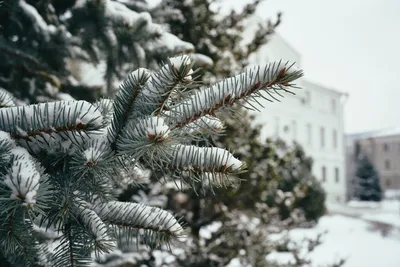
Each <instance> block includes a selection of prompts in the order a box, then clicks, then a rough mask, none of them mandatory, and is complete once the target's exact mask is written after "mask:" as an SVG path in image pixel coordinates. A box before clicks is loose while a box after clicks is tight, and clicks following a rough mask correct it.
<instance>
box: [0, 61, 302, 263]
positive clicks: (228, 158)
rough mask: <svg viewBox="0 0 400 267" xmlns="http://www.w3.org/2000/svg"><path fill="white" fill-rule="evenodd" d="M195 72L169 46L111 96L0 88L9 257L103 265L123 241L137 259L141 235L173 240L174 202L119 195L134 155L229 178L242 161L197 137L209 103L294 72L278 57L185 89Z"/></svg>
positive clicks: (213, 180) (148, 241)
mask: <svg viewBox="0 0 400 267" xmlns="http://www.w3.org/2000/svg"><path fill="white" fill-rule="evenodd" d="M195 72H196V71H193V70H192V64H191V60H190V58H189V57H188V56H180V57H174V58H169V59H168V60H167V62H166V63H165V64H164V65H162V66H160V68H159V69H158V70H157V71H154V72H150V71H149V70H147V69H143V68H140V69H138V70H136V71H134V72H132V73H130V74H129V75H128V77H127V79H126V80H125V81H124V82H123V83H122V84H121V85H120V89H119V91H118V92H117V94H116V95H115V97H114V98H113V99H103V100H100V101H99V102H96V103H94V104H90V103H89V102H86V101H58V102H48V103H42V104H35V105H29V106H19V105H16V103H14V101H12V99H13V97H12V96H11V95H10V94H9V93H8V92H6V91H2V92H1V93H2V95H1V96H2V97H1V98H0V99H1V100H2V102H1V103H0V106H1V107H2V108H1V109H0V134H1V135H0V150H1V152H2V153H1V154H0V155H1V158H0V177H1V179H0V194H1V197H0V205H1V209H0V244H1V252H2V253H1V254H3V255H2V256H3V257H4V258H6V259H7V261H8V262H9V263H11V265H12V266H93V265H94V266H96V264H97V265H98V266H102V265H107V264H108V262H109V261H110V259H118V260H121V261H123V259H119V258H118V255H121V254H122V253H123V252H126V251H127V250H126V249H127V248H130V249H131V257H129V261H130V262H131V263H134V264H135V263H136V264H137V263H140V262H141V261H142V260H145V259H144V258H143V254H142V253H140V251H141V250H143V246H144V245H147V246H149V247H152V248H156V247H160V246H169V245H170V244H171V242H172V241H173V240H179V239H180V238H182V237H183V235H184V231H183V227H182V225H181V223H180V221H179V220H177V219H176V218H175V217H174V216H173V215H172V214H171V213H169V212H167V211H165V210H163V209H160V208H157V207H152V206H149V205H147V204H145V203H140V202H139V203H132V202H122V201H120V200H118V199H117V198H116V191H115V189H116V188H120V187H121V185H124V184H125V185H126V184H128V185H131V186H135V185H138V184H140V183H141V182H142V178H143V169H142V168H141V166H142V165H145V166H149V167H151V170H152V171H153V172H154V173H159V174H163V177H162V178H164V180H166V181H172V182H174V183H177V184H178V183H179V184H181V185H183V186H185V187H189V188H190V187H191V188H193V189H208V188H210V187H213V186H219V187H222V186H226V185H227V184H230V183H232V182H234V180H235V176H236V175H237V174H239V173H241V172H242V171H243V170H244V169H245V164H244V163H243V162H242V161H240V160H238V159H237V158H235V157H234V155H233V154H231V153H230V152H229V151H227V150H225V149H222V148H217V147H213V146H196V145H193V144H192V142H193V140H194V138H196V137H197V138H199V137H201V136H202V135H204V133H207V134H212V133H213V131H212V130H214V128H215V127H217V128H219V127H220V126H219V125H220V121H218V123H213V122H212V123H211V122H210V120H211V119H214V116H215V112H217V111H218V110H221V109H222V108H228V107H230V106H231V105H233V104H235V103H237V102H239V101H250V100H251V99H253V98H254V97H256V96H257V95H259V94H260V92H261V91H275V92H278V91H281V92H290V91H289V90H290V89H291V87H292V86H293V84H292V82H293V81H294V80H296V79H298V78H299V77H301V76H302V72H301V71H300V70H296V69H295V67H294V66H293V64H291V63H288V62H286V63H284V62H282V61H280V62H273V63H270V64H266V65H263V66H255V67H252V68H248V69H246V70H245V71H243V72H242V73H240V74H238V75H236V76H234V77H231V78H228V79H226V80H223V81H221V82H219V83H217V84H216V85H213V86H211V87H208V88H198V89H193V88H192V90H187V88H189V87H191V85H193V86H195V84H194V83H193V76H192V75H193V74H194V73H195ZM205 126H207V127H205ZM206 136H207V135H206ZM200 140H201V139H199V141H200ZM160 178H161V177H160ZM132 248H136V249H135V250H133V251H132ZM114 263H115V262H114ZM114 263H113V264H114ZM121 264H122V263H120V264H119V265H121ZM114 266H115V265H114Z"/></svg>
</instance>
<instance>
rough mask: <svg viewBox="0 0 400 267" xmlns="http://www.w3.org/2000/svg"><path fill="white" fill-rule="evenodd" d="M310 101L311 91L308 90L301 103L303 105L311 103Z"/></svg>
mask: <svg viewBox="0 0 400 267" xmlns="http://www.w3.org/2000/svg"><path fill="white" fill-rule="evenodd" d="M310 101H311V96H310V92H308V91H306V92H305V94H304V98H302V99H301V103H302V104H303V105H310Z"/></svg>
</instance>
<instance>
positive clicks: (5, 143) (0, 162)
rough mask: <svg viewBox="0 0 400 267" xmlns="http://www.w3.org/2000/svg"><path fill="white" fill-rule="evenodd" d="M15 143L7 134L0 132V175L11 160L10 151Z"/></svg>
mask: <svg viewBox="0 0 400 267" xmlns="http://www.w3.org/2000/svg"><path fill="white" fill-rule="evenodd" d="M13 147H15V142H14V140H13V139H11V136H10V134H9V133H6V132H3V131H0V173H1V172H2V171H3V170H4V168H6V166H7V165H8V163H9V161H10V158H11V149H12V148H13Z"/></svg>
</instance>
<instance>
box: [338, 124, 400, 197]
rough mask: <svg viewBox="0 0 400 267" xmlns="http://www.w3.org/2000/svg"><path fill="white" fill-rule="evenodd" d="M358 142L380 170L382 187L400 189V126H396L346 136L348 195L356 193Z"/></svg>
mask: <svg viewBox="0 0 400 267" xmlns="http://www.w3.org/2000/svg"><path fill="white" fill-rule="evenodd" d="M356 142H359V143H360V148H361V152H363V153H365V154H366V155H367V156H368V158H369V159H370V160H371V162H372V164H373V165H374V167H375V168H376V169H377V170H378V173H379V176H380V179H381V187H382V189H383V190H387V189H400V165H399V164H398V163H399V162H400V127H394V128H388V129H384V130H378V131H371V132H365V133H358V134H351V135H347V136H346V165H347V170H346V172H347V174H346V177H347V187H348V190H347V192H348V196H347V197H348V198H349V199H351V198H352V197H353V194H354V183H355V181H354V173H355V171H356V163H355V145H356Z"/></svg>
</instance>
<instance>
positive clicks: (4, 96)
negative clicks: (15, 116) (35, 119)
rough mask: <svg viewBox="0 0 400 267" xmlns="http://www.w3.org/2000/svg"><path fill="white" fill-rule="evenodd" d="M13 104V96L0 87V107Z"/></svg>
mask: <svg viewBox="0 0 400 267" xmlns="http://www.w3.org/2000/svg"><path fill="white" fill-rule="evenodd" d="M13 106H15V102H14V97H13V96H12V95H11V94H10V93H9V92H8V91H6V90H4V89H3V88H0V108H8V107H13Z"/></svg>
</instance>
